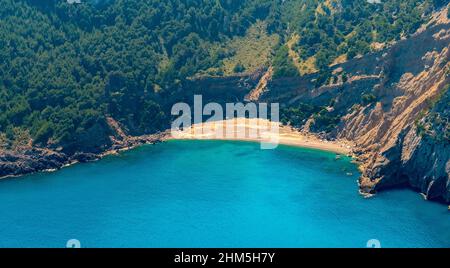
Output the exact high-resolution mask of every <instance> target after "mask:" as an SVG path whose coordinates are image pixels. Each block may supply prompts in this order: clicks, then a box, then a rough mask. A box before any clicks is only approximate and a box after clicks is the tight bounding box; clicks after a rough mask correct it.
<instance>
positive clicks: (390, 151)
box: [261, 9, 450, 202]
mask: <svg viewBox="0 0 450 268" xmlns="http://www.w3.org/2000/svg"><path fill="white" fill-rule="evenodd" d="M446 10H447V9H443V10H442V11H441V12H440V13H436V14H435V17H434V18H433V20H432V21H431V22H430V23H429V24H428V25H426V26H424V27H423V28H421V29H420V30H419V31H418V32H417V33H416V34H414V35H413V36H412V37H411V38H408V39H406V40H402V41H399V42H397V43H396V44H394V45H392V46H391V47H389V48H388V49H384V50H382V51H379V52H377V53H372V54H369V55H367V56H365V57H362V58H359V59H354V60H350V61H348V62H345V63H343V64H338V65H335V66H333V71H332V73H333V76H334V78H333V79H331V81H334V82H330V83H328V84H326V85H323V86H320V87H317V85H316V84H315V81H316V80H317V79H318V77H319V75H320V74H312V75H307V76H303V77H298V78H282V79H276V80H273V81H271V82H270V83H269V85H268V88H267V91H266V93H265V95H264V96H263V97H262V98H261V100H270V101H279V102H281V103H285V104H286V109H285V110H284V116H285V122H287V123H290V124H293V123H294V124H293V125H294V126H297V127H300V128H302V127H303V126H304V124H305V123H306V122H307V121H308V120H313V123H312V126H313V127H312V128H309V129H310V130H312V131H315V132H318V133H319V134H320V135H322V136H324V137H327V138H332V139H333V138H338V139H347V140H351V141H354V142H355V144H356V146H357V148H356V150H355V153H356V154H357V159H358V160H359V162H360V163H361V168H362V171H363V176H362V177H361V179H360V184H361V190H362V192H364V193H374V192H375V191H377V190H381V189H384V188H387V187H393V186H398V185H410V186H411V187H414V188H415V189H417V190H419V191H421V192H422V193H424V194H425V195H426V196H427V198H429V199H441V200H445V201H446V202H449V201H450V199H449V197H450V176H449V175H450V158H449V155H450V150H449V143H450V140H449V135H448V131H449V124H448V122H449V117H448V115H449V114H448V107H449V102H448V94H449V93H448V88H449V84H450V63H449V58H450V21H449V20H448V17H447V11H446ZM343 75H345V79H343ZM305 103H307V104H308V105H310V106H312V107H313V108H310V109H305V108H304V105H305ZM291 107H300V110H302V111H309V113H308V112H306V113H302V116H300V120H299V119H298V116H297V117H295V115H296V114H294V115H292V111H293V110H292V108H291ZM314 107H316V108H315V109H314ZM297 110H299V109H297ZM294 111H295V110H294Z"/></svg>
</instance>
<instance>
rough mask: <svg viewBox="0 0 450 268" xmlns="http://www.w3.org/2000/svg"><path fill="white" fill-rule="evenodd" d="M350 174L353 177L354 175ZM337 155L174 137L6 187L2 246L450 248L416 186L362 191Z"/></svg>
mask: <svg viewBox="0 0 450 268" xmlns="http://www.w3.org/2000/svg"><path fill="white" fill-rule="evenodd" d="M348 173H353V175H352V176H349V175H348ZM357 177H358V172H357V169H356V167H355V166H354V165H352V164H351V163H350V161H349V159H341V160H335V155H334V154H332V153H327V152H321V151H315V150H309V149H301V148H294V147H288V146H280V147H279V148H278V149H276V150H267V151H263V150H260V147H259V144H256V143H246V142H225V141H170V142H167V143H163V144H158V145H152V146H144V147H141V148H139V149H136V150H133V151H128V152H126V153H123V154H121V155H119V156H110V157H107V158H105V159H103V160H101V161H98V162H94V163H88V164H79V165H74V166H71V167H68V168H64V169H62V170H61V171H58V172H54V173H41V174H36V175H31V176H25V177H21V178H14V179H5V180H1V181H0V237H1V239H0V246H3V247H65V246H66V242H67V241H68V240H69V239H78V240H79V241H80V242H81V246H82V247H366V243H367V241H368V240H370V239H378V240H379V241H380V242H381V246H382V247H450V213H449V212H448V211H447V207H446V206H444V205H442V204H436V203H432V202H425V201H424V200H423V199H422V198H421V196H420V195H419V194H417V193H414V192H413V191H410V190H392V191H387V192H383V193H380V194H379V195H377V196H376V197H374V198H371V199H364V198H363V197H361V196H360V195H359V194H358V191H357V183H356V180H357Z"/></svg>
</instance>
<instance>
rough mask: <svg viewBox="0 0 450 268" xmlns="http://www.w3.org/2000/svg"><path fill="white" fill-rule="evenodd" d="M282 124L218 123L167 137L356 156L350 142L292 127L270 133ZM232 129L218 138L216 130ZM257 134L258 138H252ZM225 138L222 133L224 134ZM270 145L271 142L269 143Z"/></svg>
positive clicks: (240, 120) (255, 121)
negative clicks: (269, 129)
mask: <svg viewBox="0 0 450 268" xmlns="http://www.w3.org/2000/svg"><path fill="white" fill-rule="evenodd" d="M276 125H278V123H273V122H270V121H269V120H266V119H247V118H237V119H228V120H222V121H215V122H207V123H200V124H194V125H192V126H191V127H190V128H188V129H185V130H180V131H175V132H173V133H171V134H172V135H169V137H166V138H165V139H166V140H229V141H252V142H260V143H262V142H268V141H273V140H276V142H277V143H278V144H280V145H288V146H295V147H303V148H310V149H317V150H322V151H328V152H333V153H337V154H342V155H348V156H352V153H353V148H354V145H353V144H352V143H351V142H350V141H346V140H345V141H344V140H335V141H328V140H322V139H320V138H318V137H317V136H315V135H313V134H310V133H306V132H300V131H297V130H295V129H293V128H291V127H288V126H283V125H278V131H277V132H271V131H266V130H267V129H268V127H269V128H270V126H276ZM228 126H231V127H232V128H233V131H232V132H231V133H227V134H226V135H217V134H216V132H215V131H216V130H217V129H221V130H222V131H223V133H225V129H226V128H227V127H228ZM251 131H253V132H254V133H256V135H249V133H250V132H251ZM220 134H222V133H220ZM269 143H270V142H269Z"/></svg>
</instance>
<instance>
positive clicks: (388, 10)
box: [0, 0, 446, 153]
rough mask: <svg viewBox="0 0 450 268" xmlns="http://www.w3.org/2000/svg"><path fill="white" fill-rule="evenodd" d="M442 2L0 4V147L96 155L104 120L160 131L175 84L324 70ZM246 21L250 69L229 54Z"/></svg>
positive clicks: (243, 38)
mask: <svg viewBox="0 0 450 268" xmlns="http://www.w3.org/2000/svg"><path fill="white" fill-rule="evenodd" d="M444 2H446V1H443V0H440V1H439V0H434V1H433V0H390V1H383V2H382V3H381V4H371V3H369V2H366V1H361V0H284V1H283V0H165V1H161V0H147V1H142V0H111V1H99V2H97V3H94V2H89V1H82V3H81V4H69V3H68V2H67V1H65V0H60V1H58V0H53V1H50V0H48V1H44V0H0V6H1V8H0V25H1V27H0V58H1V59H2V60H1V61H0V111H1V113H0V143H1V145H0V146H3V147H6V148H12V147H14V146H18V145H21V144H25V143H29V142H30V141H32V143H33V144H35V145H41V146H52V147H55V148H56V147H60V148H62V150H64V151H66V152H69V153H73V152H76V151H78V150H84V149H85V147H89V148H90V150H95V149H96V148H99V146H101V145H102V141H101V140H95V139H91V138H90V137H93V136H108V133H109V132H110V130H109V127H108V125H107V123H106V117H108V116H111V117H113V118H114V119H116V120H117V121H119V122H120V123H121V124H122V125H123V126H125V128H126V130H127V131H128V133H129V134H131V135H141V134H148V133H155V132H157V131H160V130H163V129H165V128H167V126H168V124H169V122H170V116H169V113H168V111H170V105H171V103H173V102H174V101H176V100H178V98H179V95H180V92H181V91H182V90H183V86H184V84H185V83H184V81H186V79H189V78H192V77H197V76H204V75H221V74H224V73H228V72H235V73H241V72H245V71H251V70H248V69H246V68H245V66H254V65H255V64H262V65H267V66H268V65H272V66H273V68H274V77H289V76H298V75H302V74H303V73H308V72H322V73H324V74H327V73H328V72H329V66H330V65H331V64H333V63H334V62H337V61H339V60H341V61H342V60H348V59H351V58H354V57H357V56H359V55H364V54H367V53H370V52H372V51H374V50H376V49H378V48H377V46H376V45H375V44H378V46H383V45H386V44H389V43H390V42H395V41H397V40H400V39H401V38H403V37H407V36H408V35H410V34H412V33H413V32H415V31H416V30H417V29H418V28H419V27H420V25H422V24H423V23H424V22H426V20H427V19H428V18H429V16H430V14H431V12H432V11H433V10H434V9H435V8H436V7H438V6H440V5H442V4H444ZM255 25H259V26H261V25H263V26H264V28H263V31H264V33H259V32H258V33H257V34H255V33H254V32H253V35H252V36H260V35H263V37H264V40H265V42H264V46H267V47H268V48H267V51H269V52H270V53H268V54H267V55H266V56H265V57H267V59H264V60H263V61H258V62H256V63H251V64H250V63H248V62H246V61H249V60H251V59H249V57H243V56H241V55H242V54H245V53H239V51H237V48H236V47H240V46H243V45H241V44H245V45H248V46H255V45H257V43H256V44H255V43H254V42H252V41H251V40H253V39H249V38H250V37H249V36H250V35H249V34H248V32H250V30H249V29H254V26H255ZM260 28H261V27H260ZM258 29H259V28H258ZM293 36H296V38H293ZM275 37H276V38H275ZM228 44H239V45H234V46H232V45H228ZM288 44H290V45H288ZM248 50H251V49H248ZM264 51H266V50H264ZM293 54H294V55H298V58H297V59H295V60H297V62H294V59H293V58H292V56H291V55H293ZM264 55H265V54H264ZM238 56H239V57H238ZM250 58H251V57H250ZM231 63H232V64H235V65H234V66H231V68H228V69H227V68H226V66H227V65H230V64H231ZM267 66H266V67H267ZM299 66H301V68H299ZM302 68H303V69H302ZM307 108H308V109H305V110H304V111H305V113H306V114H305V115H303V114H301V115H299V114H298V113H295V111H296V109H297V108H294V109H291V110H290V112H292V113H293V114H294V115H295V116H296V120H297V121H296V124H297V123H298V124H299V123H300V122H301V121H302V120H304V119H305V118H304V117H306V116H307V115H308V114H309V113H311V114H312V113H314V112H320V110H317V111H316V108H314V107H307ZM299 109H300V108H299ZM317 120H325V121H326V122H332V124H333V122H335V120H336V119H335V118H327V116H326V115H323V114H322V113H318V118H317ZM332 124H331V125H332ZM329 125H330V124H329Z"/></svg>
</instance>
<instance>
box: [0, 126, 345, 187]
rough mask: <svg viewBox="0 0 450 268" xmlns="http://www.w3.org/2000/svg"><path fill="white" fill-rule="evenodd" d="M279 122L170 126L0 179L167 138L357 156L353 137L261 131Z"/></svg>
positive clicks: (289, 130) (94, 158) (290, 130)
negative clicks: (228, 129) (220, 130)
mask: <svg viewBox="0 0 450 268" xmlns="http://www.w3.org/2000/svg"><path fill="white" fill-rule="evenodd" d="M233 121H234V122H233ZM228 123H231V125H232V126H233V128H234V131H233V132H232V135H231V136H228V135H226V137H222V136H220V137H217V136H216V135H214V134H215V133H211V131H210V132H209V133H208V130H211V129H213V128H214V127H225V126H227V124H228ZM276 125H278V123H273V122H270V121H269V120H265V119H246V118H237V119H230V120H222V121H216V122H208V123H202V124H196V125H192V126H191V127H190V128H188V129H186V130H183V131H174V132H171V131H170V130H167V131H164V132H162V133H157V134H154V135H145V136H141V137H128V138H129V139H130V140H132V142H131V143H128V144H117V145H116V147H115V148H113V149H109V150H106V151H104V152H102V153H99V154H87V155H89V158H88V159H87V160H84V161H81V160H77V159H74V158H72V157H67V158H66V160H65V161H61V162H60V163H59V164H60V165H59V166H57V167H51V168H42V169H37V170H34V171H32V172H23V173H21V174H9V175H6V176H1V177H0V179H8V178H18V177H22V176H25V175H31V174H36V173H40V172H47V173H49V172H54V171H58V170H60V169H62V168H65V167H69V166H72V165H75V164H78V163H82V162H92V161H97V160H100V159H102V158H104V157H105V156H108V155H115V154H118V153H120V152H124V151H129V150H132V149H135V148H137V147H140V146H141V145H145V144H155V143H158V142H164V141H168V140H229V141H249V142H257V143H261V142H265V141H267V140H270V139H272V140H273V139H275V138H276V140H277V143H278V144H280V145H287V146H294V147H302V148H309V149H316V150H321V151H327V152H332V153H336V154H340V155H347V156H350V157H353V155H352V150H353V148H354V146H353V144H352V143H351V142H349V141H341V140H338V141H326V140H322V139H320V138H318V137H316V136H314V135H312V134H310V133H305V132H300V131H297V130H295V129H293V128H291V127H287V126H282V125H278V132H275V133H271V132H270V131H269V132H267V131H265V132H263V131H261V130H263V129H267V126H276ZM200 131H201V132H200ZM241 131H244V133H246V134H248V133H250V131H256V132H257V133H258V135H257V136H251V135H246V134H243V133H242V132H241ZM205 132H206V134H205ZM43 150H48V149H43ZM81 155H83V154H81Z"/></svg>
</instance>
